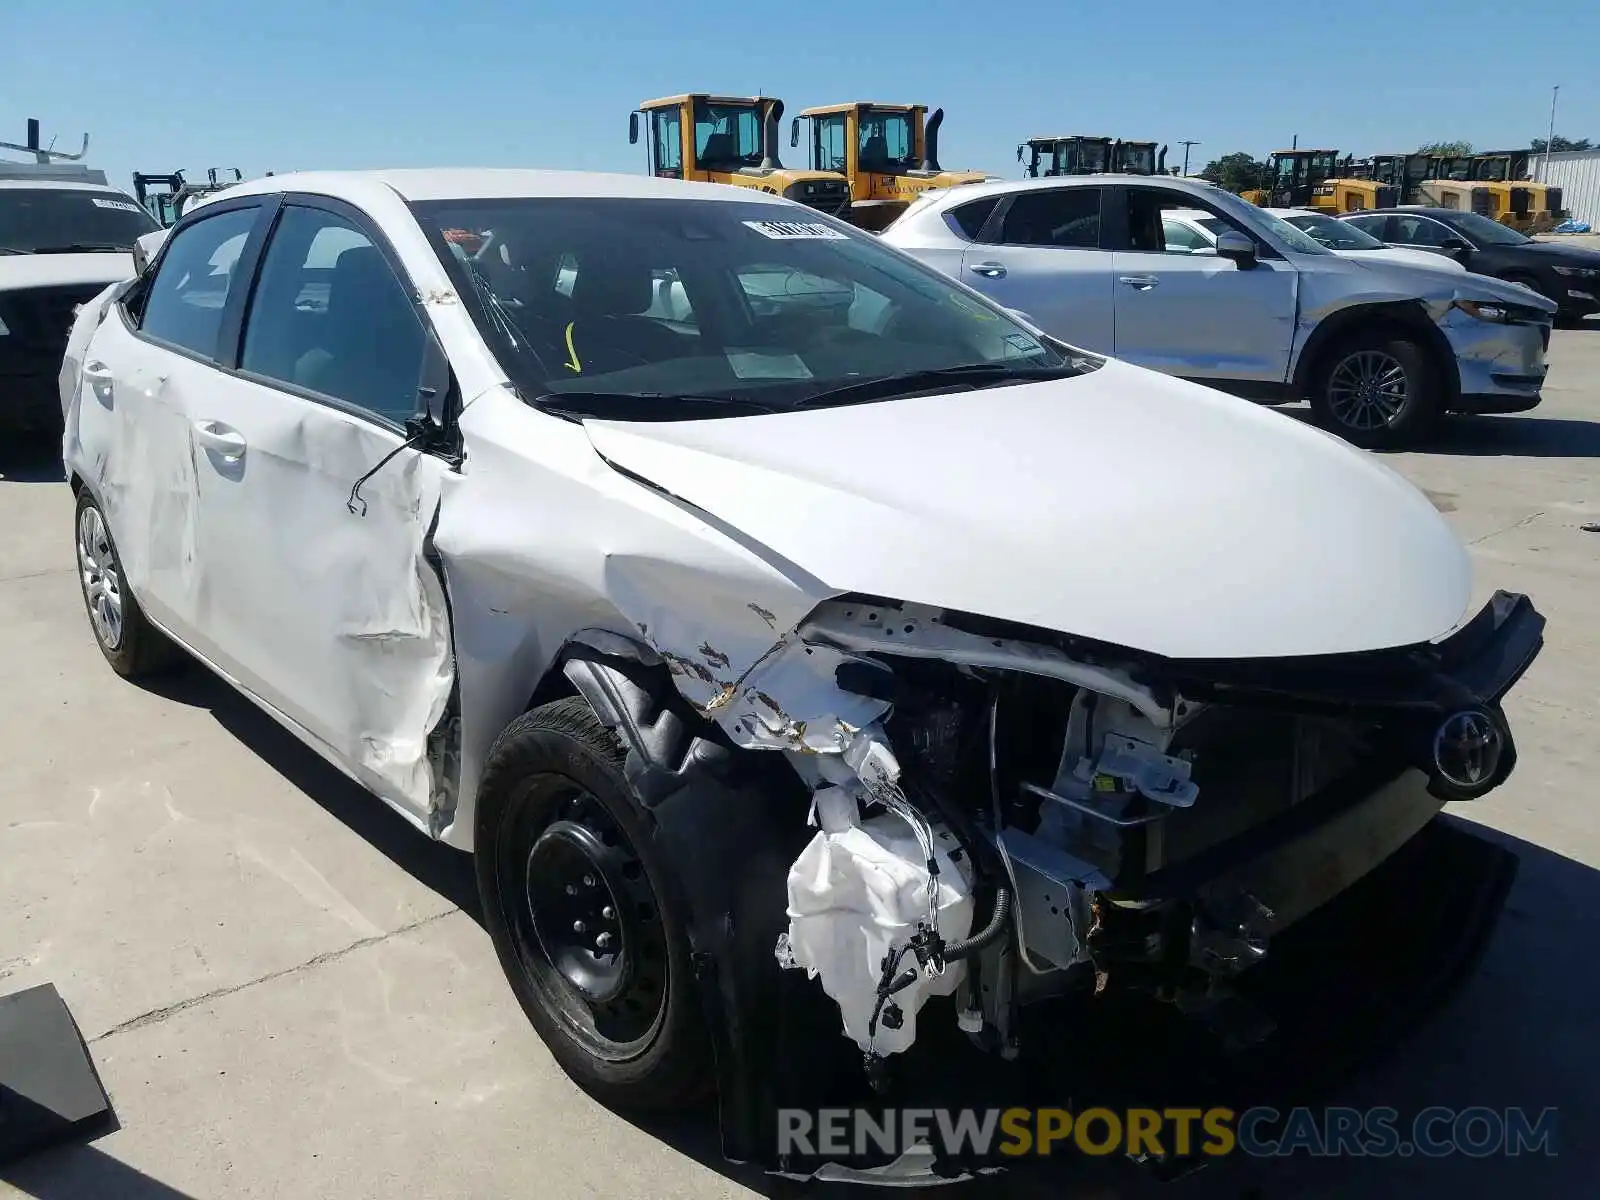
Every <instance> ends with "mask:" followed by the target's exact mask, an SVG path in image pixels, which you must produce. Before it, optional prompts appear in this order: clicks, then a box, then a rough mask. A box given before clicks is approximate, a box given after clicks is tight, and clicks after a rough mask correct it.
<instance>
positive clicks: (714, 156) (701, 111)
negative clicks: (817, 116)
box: [628, 92, 850, 216]
mask: <svg viewBox="0 0 1600 1200" xmlns="http://www.w3.org/2000/svg"><path fill="white" fill-rule="evenodd" d="M641 116H642V117H644V118H645V119H646V120H647V121H648V122H649V127H648V129H647V131H646V133H647V145H648V148H649V153H650V172H651V174H653V175H657V176H660V177H661V178H664V179H688V180H694V181H697V182H700V183H725V184H730V185H731V186H733V187H745V188H752V189H754V190H756V191H759V192H766V193H767V194H769V195H773V196H783V197H785V198H786V199H789V200H796V201H799V202H800V203H801V204H805V205H809V206H810V207H811V208H815V209H817V210H818V211H820V212H825V213H828V214H829V215H830V216H847V215H848V214H849V209H850V183H849V181H848V180H846V179H845V177H844V176H843V175H842V174H840V173H839V172H837V171H795V170H791V169H790V168H788V167H785V166H784V165H783V163H781V162H780V161H779V160H778V122H779V121H781V120H782V119H783V101H782V100H775V99H773V98H772V97H770V96H713V95H710V94H709V93H705V92H691V93H688V94H685V95H681V96H664V97H662V98H661V99H659V100H646V101H645V102H644V103H643V104H641V105H640V106H639V107H638V108H637V109H636V110H635V111H634V112H632V113H630V114H629V116H628V141H629V142H630V143H632V144H634V145H638V143H639V134H640V129H639V118H640V117H641Z"/></svg>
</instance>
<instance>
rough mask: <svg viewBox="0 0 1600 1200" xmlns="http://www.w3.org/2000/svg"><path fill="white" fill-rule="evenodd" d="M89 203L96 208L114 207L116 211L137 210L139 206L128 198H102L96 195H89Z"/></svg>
mask: <svg viewBox="0 0 1600 1200" xmlns="http://www.w3.org/2000/svg"><path fill="white" fill-rule="evenodd" d="M89 203H90V204H92V205H94V206H95V207H96V208H114V209H116V210H117V211H118V212H138V211H139V206H138V205H137V204H134V203H133V202H132V201H129V200H102V199H100V197H98V196H90V197H89Z"/></svg>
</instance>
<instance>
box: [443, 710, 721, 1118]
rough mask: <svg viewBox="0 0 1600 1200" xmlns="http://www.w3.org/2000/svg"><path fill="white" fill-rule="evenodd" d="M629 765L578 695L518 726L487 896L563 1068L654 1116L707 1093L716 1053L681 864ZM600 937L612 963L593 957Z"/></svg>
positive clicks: (483, 885) (620, 1104) (506, 950)
mask: <svg viewBox="0 0 1600 1200" xmlns="http://www.w3.org/2000/svg"><path fill="white" fill-rule="evenodd" d="M623 759H624V752H623V749H622V747H621V745H620V743H619V740H618V737H617V735H616V734H615V733H614V732H613V731H612V730H610V729H608V728H607V727H606V726H605V725H603V724H602V723H601V722H600V721H599V720H598V719H597V718H596V717H595V715H594V712H593V710H592V709H590V707H589V705H588V704H587V703H586V702H585V701H583V700H582V699H580V698H577V697H571V698H567V699H563V700H557V701H554V702H553V703H550V704H546V705H543V706H542V707H540V708H536V709H534V710H532V711H531V712H527V713H524V714H523V715H522V716H520V717H518V718H517V719H516V720H515V721H513V722H512V723H511V724H510V725H508V726H507V727H506V729H505V730H504V732H502V733H501V734H500V736H499V737H498V738H497V739H496V740H495V743H494V745H493V746H492V747H491V748H490V751H489V756H488V762H487V764H486V766H485V768H484V775H483V782H482V784H481V786H480V787H479V791H478V812H477V822H476V838H477V840H476V843H475V844H476V847H477V849H476V854H475V858H476V867H477V876H478V891H479V896H480V898H481V900H482V902H483V912H484V918H485V923H486V925H487V926H488V929H489V935H490V937H491V939H492V940H493V942H494V947H495V952H496V953H497V954H498V955H499V957H500V965H501V968H502V969H503V970H504V971H505V973H506V977H507V979H508V980H509V981H510V983H511V987H512V991H513V992H515V994H516V997H517V1000H518V1002H519V1003H520V1004H521V1005H522V1009H523V1011H524V1012H525V1013H526V1014H527V1016H528V1020H529V1021H530V1022H532V1024H533V1027H534V1029H535V1030H536V1031H537V1032H538V1034H539V1036H540V1037H541V1038H542V1039H543V1040H544V1043H545V1045H546V1046H548V1047H549V1049H550V1053H551V1054H552V1055H553V1056H554V1057H555V1059H556V1061H557V1062H558V1063H560V1065H561V1067H562V1069H563V1070H565V1071H566V1073H567V1074H568V1075H569V1076H570V1077H571V1078H572V1079H573V1080H574V1081H575V1082H576V1083H577V1084H578V1085H579V1086H580V1087H582V1088H583V1089H584V1090H585V1091H587V1092H589V1093H590V1094H591V1095H593V1096H594V1097H595V1098H596V1099H598V1100H599V1101H601V1102H602V1103H604V1104H606V1105H608V1106H610V1107H613V1108H618V1109H631V1110H635V1111H644V1112H659V1111H663V1110H671V1109H675V1108H680V1107H682V1106H683V1105H685V1104H687V1103H691V1102H693V1101H695V1100H697V1099H700V1098H702V1097H703V1096H705V1095H706V1093H707V1089H708V1086H709V1084H710V1081H711V1078H712V1075H711V1069H710V1068H711V1050H710V1046H711V1043H710V1037H709V1035H708V1031H707V1029H706V1026H705V1022H704V1017H703V1015H702V1012H701V1009H700V1005H699V998H698V994H697V990H696V987H695V982H694V977H693V968H692V966H691V963H690V949H689V939H688V934H687V929H686V922H687V918H686V914H684V913H683V912H682V911H681V910H680V909H679V908H678V906H677V903H676V901H675V900H674V897H675V896H676V895H677V894H678V893H677V889H676V887H675V886H674V879H673V875H672V871H673V868H672V865H671V863H670V862H668V861H665V859H664V857H663V855H662V853H661V851H660V849H659V848H658V847H657V845H656V843H655V842H654V840H653V838H652V836H651V829H650V819H649V817H648V815H647V814H646V813H645V811H644V809H643V808H642V807H641V806H640V804H639V803H638V801H637V799H636V798H635V796H634V794H633V791H632V789H631V788H630V787H629V786H628V783H627V780H626V778H625V776H624V774H623ZM608 914H609V915H608ZM597 930H599V931H600V932H603V933H605V934H607V935H608V936H609V937H610V938H611V939H612V940H611V941H610V942H609V943H608V945H609V946H611V947H614V948H615V950H614V952H609V951H608V952H607V953H596V949H597V948H598V947H599V945H600V936H599V933H597V932H596V931H597ZM591 938H593V942H592V943H591V942H590V940H589V939H591ZM558 964H559V965H558ZM602 998H603V999H602Z"/></svg>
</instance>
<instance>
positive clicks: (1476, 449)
mask: <svg viewBox="0 0 1600 1200" xmlns="http://www.w3.org/2000/svg"><path fill="white" fill-rule="evenodd" d="M1420 449H1422V450H1424V451H1426V452H1427V453H1429V454H1454V455H1460V456H1469V457H1486V456H1490V455H1504V456H1507V457H1511V458H1600V421H1576V420H1572V419H1570V418H1566V417H1541V416H1539V415H1538V413H1537V412H1530V413H1518V414H1514V415H1511V416H1503V417H1468V416H1452V417H1449V418H1447V419H1446V420H1444V421H1442V422H1441V423H1440V425H1439V428H1438V431H1437V432H1436V433H1435V434H1434V436H1433V437H1431V438H1429V439H1428V444H1427V445H1426V446H1423V447H1420Z"/></svg>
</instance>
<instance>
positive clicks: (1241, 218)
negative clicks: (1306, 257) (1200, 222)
mask: <svg viewBox="0 0 1600 1200" xmlns="http://www.w3.org/2000/svg"><path fill="white" fill-rule="evenodd" d="M1206 199H1207V201H1208V202H1209V203H1210V204H1212V205H1214V206H1215V207H1217V208H1220V209H1223V210H1224V211H1226V212H1227V214H1228V215H1229V216H1230V217H1233V218H1234V219H1235V220H1237V221H1238V222H1239V223H1240V224H1242V225H1244V226H1245V227H1246V228H1247V229H1253V230H1255V231H1256V232H1257V233H1265V234H1267V235H1268V236H1270V237H1273V238H1276V239H1277V240H1278V241H1279V242H1282V243H1283V244H1284V245H1285V246H1287V247H1289V249H1291V250H1293V251H1295V252H1296V253H1298V254H1332V253H1333V251H1331V250H1329V249H1328V248H1327V247H1325V246H1324V245H1323V244H1322V243H1321V242H1319V241H1317V240H1316V239H1315V238H1313V237H1312V236H1311V235H1310V234H1308V233H1306V232H1305V231H1304V230H1302V229H1296V228H1295V227H1294V226H1293V225H1291V224H1289V222H1287V221H1285V220H1283V219H1282V218H1281V217H1275V216H1273V215H1272V214H1271V213H1269V212H1267V211H1266V210H1264V209H1260V208H1257V207H1256V206H1255V205H1254V204H1251V203H1250V201H1248V200H1246V199H1244V198H1242V197H1240V196H1235V195H1234V194H1233V193H1232V192H1230V191H1226V190H1225V189H1223V188H1211V189H1208V190H1207V192H1206Z"/></svg>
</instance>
